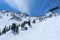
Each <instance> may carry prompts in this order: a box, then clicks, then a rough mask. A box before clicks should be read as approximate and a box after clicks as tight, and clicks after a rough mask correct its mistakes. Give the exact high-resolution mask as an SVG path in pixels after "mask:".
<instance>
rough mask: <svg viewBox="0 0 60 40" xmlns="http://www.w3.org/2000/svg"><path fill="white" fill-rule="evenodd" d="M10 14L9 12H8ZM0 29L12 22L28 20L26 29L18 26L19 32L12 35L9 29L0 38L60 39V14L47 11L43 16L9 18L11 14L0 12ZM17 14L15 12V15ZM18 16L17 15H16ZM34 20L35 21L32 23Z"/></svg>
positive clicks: (6, 39) (25, 39)
mask: <svg viewBox="0 0 60 40" xmlns="http://www.w3.org/2000/svg"><path fill="white" fill-rule="evenodd" d="M10 14H11V13H10ZM0 16H1V18H0V29H1V30H2V29H3V28H4V26H5V25H7V26H9V25H11V24H12V23H17V24H20V23H22V22H23V21H27V20H30V21H31V27H32V28H30V27H29V26H28V25H25V26H26V27H28V30H25V31H23V30H21V27H19V34H17V35H14V34H13V33H12V31H11V30H9V31H8V32H7V33H6V34H3V35H1V36H0V40H60V15H58V14H53V13H51V12H49V13H48V14H46V15H44V16H39V17H31V16H27V17H25V16H23V17H22V16H20V15H19V18H21V21H20V20H18V21H17V20H16V19H14V18H16V17H14V18H13V20H10V19H11V18H12V15H9V16H5V15H3V14H2V13H1V14H0ZM15 16H17V14H16V15H15ZM17 17H18V16H17ZM33 20H35V21H36V23H32V21H33Z"/></svg>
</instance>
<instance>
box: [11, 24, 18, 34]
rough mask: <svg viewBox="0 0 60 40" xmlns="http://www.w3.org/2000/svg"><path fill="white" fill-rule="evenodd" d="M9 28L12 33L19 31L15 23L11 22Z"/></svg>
mask: <svg viewBox="0 0 60 40" xmlns="http://www.w3.org/2000/svg"><path fill="white" fill-rule="evenodd" d="M11 30H12V31H13V33H14V34H16V33H19V30H18V27H17V25H16V23H13V24H12V27H11Z"/></svg>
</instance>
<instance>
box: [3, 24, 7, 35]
mask: <svg viewBox="0 0 60 40" xmlns="http://www.w3.org/2000/svg"><path fill="white" fill-rule="evenodd" d="M6 30H7V29H6V25H5V27H4V29H3V31H2V33H5V34H6Z"/></svg>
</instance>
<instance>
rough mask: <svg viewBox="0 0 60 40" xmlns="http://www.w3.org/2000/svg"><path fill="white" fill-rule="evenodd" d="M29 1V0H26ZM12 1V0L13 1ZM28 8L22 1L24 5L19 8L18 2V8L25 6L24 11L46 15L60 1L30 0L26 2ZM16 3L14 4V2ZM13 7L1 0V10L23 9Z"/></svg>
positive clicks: (59, 11) (35, 14) (33, 14)
mask: <svg viewBox="0 0 60 40" xmlns="http://www.w3.org/2000/svg"><path fill="white" fill-rule="evenodd" d="M17 1H18V0H17ZM26 1H27V0H26ZM11 2H12V1H11ZM26 4H27V6H28V8H26V7H23V6H24V5H25V4H24V3H23V2H22V6H21V7H20V8H19V7H18V3H17V4H16V6H17V8H18V9H21V8H23V10H22V9H21V10H22V11H24V12H25V11H26V12H27V11H29V12H28V14H30V15H32V16H40V15H44V14H45V13H46V12H48V10H49V9H50V8H52V7H55V6H57V5H60V1H59V0H57V1H54V0H29V2H27V3H26ZM13 5H14V4H13ZM18 9H16V7H15V8H14V6H13V7H12V6H11V5H10V3H9V4H8V3H6V2H5V0H0V10H10V11H12V12H17V11H21V10H18ZM56 12H58V13H60V10H57V11H56Z"/></svg>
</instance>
